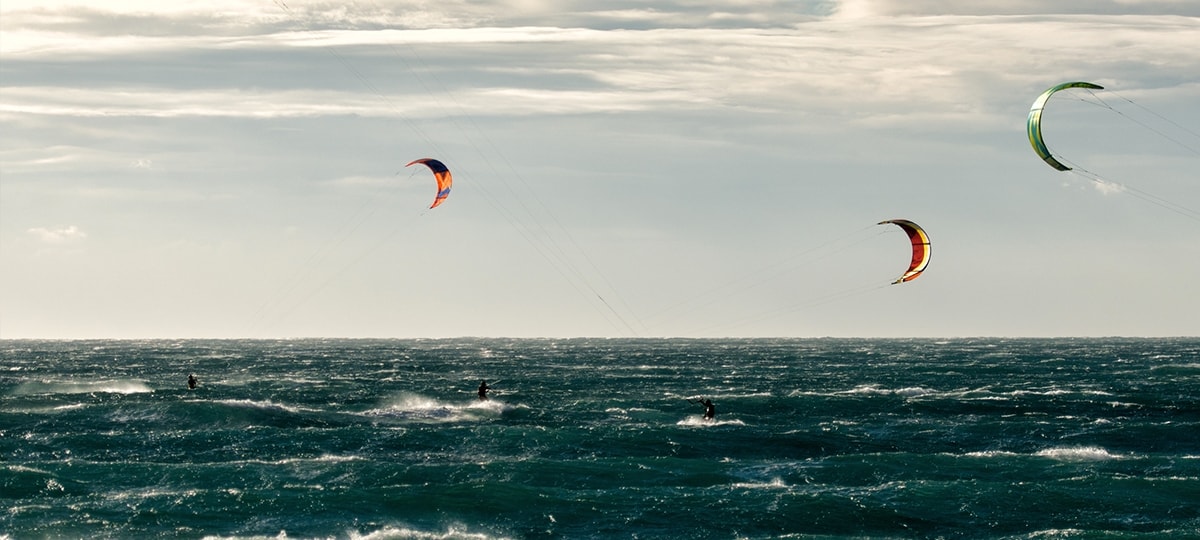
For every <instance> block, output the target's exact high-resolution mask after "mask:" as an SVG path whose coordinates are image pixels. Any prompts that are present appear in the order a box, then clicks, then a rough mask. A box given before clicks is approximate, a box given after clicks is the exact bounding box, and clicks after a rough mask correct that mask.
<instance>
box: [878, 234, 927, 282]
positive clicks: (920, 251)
mask: <svg viewBox="0 0 1200 540" xmlns="http://www.w3.org/2000/svg"><path fill="white" fill-rule="evenodd" d="M886 223H891V224H894V225H897V226H899V227H900V228H901V229H904V232H905V233H906V234H908V239H909V240H910V241H912V262H910V263H909V264H908V270H906V271H905V272H904V275H902V276H900V278H899V279H897V280H896V281H893V282H892V284H893V285H895V284H897V283H903V282H906V281H912V280H914V279H917V276H919V275H921V272H924V271H925V267H926V266H929V255H930V252H929V235H927V234H925V230H924V229H922V228H921V227H920V226H919V225H917V224H916V223H913V222H911V221H909V220H907V219H889V220H887V221H880V222H879V225H884V224H886Z"/></svg>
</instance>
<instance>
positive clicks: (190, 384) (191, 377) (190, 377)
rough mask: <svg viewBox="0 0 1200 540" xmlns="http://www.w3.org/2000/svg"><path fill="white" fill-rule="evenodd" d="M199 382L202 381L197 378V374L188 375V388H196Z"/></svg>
mask: <svg viewBox="0 0 1200 540" xmlns="http://www.w3.org/2000/svg"><path fill="white" fill-rule="evenodd" d="M197 384H200V381H197V380H196V375H195V374H194V373H193V374H191V375H188V390H195V389H196V385H197Z"/></svg>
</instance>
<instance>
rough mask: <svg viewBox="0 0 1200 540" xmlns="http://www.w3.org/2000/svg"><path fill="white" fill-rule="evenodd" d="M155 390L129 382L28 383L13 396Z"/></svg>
mask: <svg viewBox="0 0 1200 540" xmlns="http://www.w3.org/2000/svg"><path fill="white" fill-rule="evenodd" d="M153 391H154V390H153V389H152V388H150V387H149V386H147V385H146V383H145V382H142V381H139V380H134V379H127V380H102V381H87V382H75V381H62V382H57V381H56V382H27V383H22V384H21V385H20V386H18V387H17V388H16V390H14V391H13V395H18V396H23V395H32V394H92V393H97V394H141V393H146V392H153Z"/></svg>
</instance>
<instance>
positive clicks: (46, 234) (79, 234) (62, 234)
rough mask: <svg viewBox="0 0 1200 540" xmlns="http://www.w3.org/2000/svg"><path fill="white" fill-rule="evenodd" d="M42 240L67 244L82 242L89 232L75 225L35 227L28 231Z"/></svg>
mask: <svg viewBox="0 0 1200 540" xmlns="http://www.w3.org/2000/svg"><path fill="white" fill-rule="evenodd" d="M26 232H27V233H29V234H30V235H31V236H33V237H34V238H36V239H37V240H38V241H40V242H44V243H47V244H66V243H71V242H80V241H83V240H84V239H85V238H87V233H85V232H83V230H82V229H80V228H79V227H76V226H75V225H67V226H65V227H34V228H32V229H28V230H27V231H26Z"/></svg>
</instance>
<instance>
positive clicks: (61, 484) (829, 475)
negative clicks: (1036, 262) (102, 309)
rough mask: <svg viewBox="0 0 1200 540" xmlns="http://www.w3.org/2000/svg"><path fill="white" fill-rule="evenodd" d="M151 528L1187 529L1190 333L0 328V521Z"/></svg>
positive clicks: (317, 531) (335, 531) (1195, 419)
mask: <svg viewBox="0 0 1200 540" xmlns="http://www.w3.org/2000/svg"><path fill="white" fill-rule="evenodd" d="M189 373H194V374H195V375H196V377H197V378H198V379H199V382H200V384H199V387H198V388H196V389H195V390H190V391H189V390H188V389H187V388H186V384H185V382H186V379H187V376H188V374H189ZM483 379H486V380H488V382H489V384H490V385H491V386H492V387H493V390H492V393H491V399H489V400H486V401H480V400H479V399H478V398H477V396H476V389H477V387H478V385H479V382H480V381H481V380H483ZM698 398H708V399H711V400H712V401H713V403H714V404H715V405H716V409H717V414H716V417H715V419H714V420H713V421H704V420H703V419H702V417H701V415H702V414H703V412H704V409H703V407H702V406H700V405H698V404H695V403H693V402H691V401H689V399H690V400H695V399H698ZM161 537H171V538H289V539H294V538H306V539H307V538H339V539H340V538H371V539H392V538H396V539H409V538H413V539H442V538H446V539H454V538H469V539H494V538H671V539H675V538H679V539H686V538H747V539H749V538H822V539H826V538H829V539H835V538H939V537H941V538H1037V539H1041V538H1105V539H1107V538H1200V338H1180V339H948V340H933V339H911V340H878V339H782V340H772V339H747V340H737V339H707V340H688V339H562V340H560V339H526V340H508V339H446V340H280V341H263V340H255V341H239V340H213V341H209V340H185V341H165V340H156V341H25V340H5V341H0V538H11V539H25V538H161Z"/></svg>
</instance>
